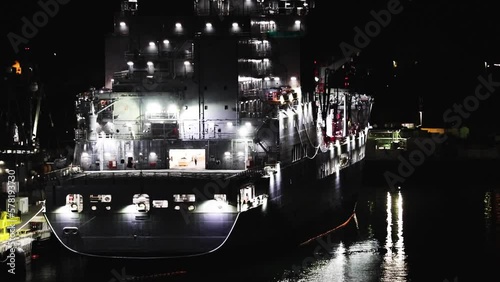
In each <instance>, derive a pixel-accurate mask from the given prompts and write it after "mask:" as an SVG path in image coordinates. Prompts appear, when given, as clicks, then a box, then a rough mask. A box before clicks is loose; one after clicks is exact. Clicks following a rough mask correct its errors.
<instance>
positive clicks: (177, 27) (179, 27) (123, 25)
mask: <svg viewBox="0 0 500 282" xmlns="http://www.w3.org/2000/svg"><path fill="white" fill-rule="evenodd" d="M299 24H300V21H299ZM231 27H232V31H235V32H237V31H239V30H240V25H239V23H237V22H233V24H232V25H231ZM127 28H128V27H127V23H125V22H120V30H121V31H123V32H124V31H126V30H127ZM205 28H206V30H207V31H212V30H213V25H212V23H210V22H208V23H206V24H205ZM175 31H176V32H182V31H183V27H182V24H181V23H175Z"/></svg>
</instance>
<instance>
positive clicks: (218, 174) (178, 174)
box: [47, 167, 259, 179]
mask: <svg viewBox="0 0 500 282" xmlns="http://www.w3.org/2000/svg"><path fill="white" fill-rule="evenodd" d="M256 172H259V170H255V171H254V170H222V169H147V170H101V171H83V170H81V169H79V168H78V167H67V168H63V169H59V170H55V171H52V172H50V173H49V174H47V177H48V179H54V177H55V178H62V179H75V178H82V177H83V178H85V177H86V178H92V179H99V178H115V177H116V178H126V177H130V178H138V177H143V178H150V177H151V178H153V177H154V178H158V177H166V178H168V177H172V178H191V179H214V178H224V179H227V178H233V177H237V176H241V175H246V174H252V173H256Z"/></svg>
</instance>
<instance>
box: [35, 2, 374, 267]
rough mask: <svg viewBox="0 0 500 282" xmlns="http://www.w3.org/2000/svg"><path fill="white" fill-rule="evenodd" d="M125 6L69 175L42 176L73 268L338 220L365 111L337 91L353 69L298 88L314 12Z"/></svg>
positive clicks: (361, 147)
mask: <svg viewBox="0 0 500 282" xmlns="http://www.w3.org/2000/svg"><path fill="white" fill-rule="evenodd" d="M137 4H138V3H137V0H135V1H134V0H128V1H123V3H122V7H121V11H120V12H119V13H117V15H116V17H115V21H114V24H115V28H114V32H113V34H112V35H111V36H110V37H109V38H108V39H107V42H106V78H105V79H106V81H105V86H104V87H103V88H102V89H90V90H89V91H86V92H83V93H79V94H78V95H77V99H76V118H77V124H78V125H77V128H76V130H75V150H74V158H73V160H70V162H71V164H70V165H69V166H67V167H65V168H62V169H58V170H54V171H52V172H50V173H48V174H47V175H46V179H47V183H46V185H45V199H44V204H45V217H46V219H47V221H48V222H49V224H50V226H51V229H52V231H53V234H54V235H55V237H56V238H57V239H58V240H59V241H60V242H61V243H62V244H63V245H64V246H65V247H66V248H68V249H69V250H72V251H74V252H77V253H80V254H85V255H91V256H103V257H140V258H148V257H159V258H179V257H188V256H199V255H203V254H210V253H215V252H216V251H221V252H222V251H230V250H240V251H241V250H242V248H244V250H249V249H247V248H248V247H249V246H260V247H262V248H263V247H264V246H278V245H281V244H283V245H286V244H288V243H297V242H301V241H302V240H306V239H307V238H309V236H311V235H313V234H315V232H316V231H319V230H320V228H318V229H316V227H317V226H319V225H316V223H319V222H321V221H322V220H325V219H326V220H327V221H328V222H329V223H330V224H331V225H335V224H337V223H342V222H344V221H346V220H347V219H348V218H349V217H350V216H351V215H352V213H353V211H354V208H355V205H356V198H355V195H356V189H354V188H353V189H349V188H350V187H349V182H348V181H349V180H351V179H352V178H354V179H356V178H359V174H360V164H361V163H362V160H363V159H364V152H365V142H366V140H367V134H368V130H369V116H370V111H371V106H372V103H373V99H372V98H371V97H370V96H368V95H365V94H363V93H357V92H356V91H354V90H353V89H352V88H351V87H349V85H348V84H349V75H352V73H353V71H354V67H353V66H352V64H351V63H352V62H351V61H346V63H337V64H326V65H321V66H320V67H317V68H316V71H315V72H313V71H311V73H310V75H311V81H312V80H313V78H316V81H317V83H315V84H314V85H313V86H312V87H311V89H305V87H303V86H302V85H301V75H302V73H301V70H302V68H301V66H300V62H301V55H303V54H304V51H302V52H301V40H302V38H303V36H304V34H305V33H306V31H307V28H308V27H307V22H306V19H307V16H308V15H309V14H310V12H311V10H312V9H314V1H277V0H275V1H254V0H252V1H212V0H197V1H194V15H193V17H191V18H186V17H182V18H181V17H179V18H175V17H147V18H144V17H143V16H142V15H141V13H140V11H139V10H138V6H137ZM307 75H309V73H308V74H307ZM314 76H316V77H314ZM338 77H340V80H341V83H342V85H340V86H338V85H337V86H336V87H334V86H333V85H334V83H333V81H336V80H338ZM341 187H342V189H341Z"/></svg>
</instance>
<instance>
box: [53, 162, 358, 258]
mask: <svg viewBox="0 0 500 282" xmlns="http://www.w3.org/2000/svg"><path fill="white" fill-rule="evenodd" d="M312 164H313V161H312V160H304V161H301V162H297V163H296V164H293V165H290V166H288V167H284V168H280V169H279V170H278V171H277V172H276V173H275V174H272V175H271V176H267V175H266V176H265V177H262V176H261V177H258V178H256V177H251V176H249V177H243V178H240V179H238V180H235V181H228V182H227V183H225V182H223V181H222V180H220V179H211V180H207V179H182V178H181V179H175V178H172V177H167V178H151V179H147V180H144V178H142V179H140V180H139V179H138V178H136V177H128V178H119V177H106V178H104V180H102V181H98V183H99V184H96V183H94V179H92V178H89V177H81V179H78V178H77V179H76V180H75V179H73V180H71V181H66V182H65V181H63V182H54V183H52V184H53V185H47V186H46V187H47V189H46V201H45V203H46V212H45V216H46V219H47V221H48V223H49V224H50V227H51V229H52V230H53V232H54V235H55V238H56V239H57V240H58V241H59V242H60V243H61V244H62V245H63V246H64V247H66V248H67V249H69V250H70V251H73V252H75V253H78V254H82V255H88V256H95V257H120V258H125V257H126V258H183V257H197V256H203V255H209V254H216V253H217V254H224V253H232V252H239V251H241V250H242V249H248V248H253V247H256V246H257V247H259V248H263V247H266V248H288V247H290V246H294V245H295V246H296V245H297V244H300V242H303V241H305V240H307V239H308V238H311V237H313V236H315V235H317V234H319V233H322V232H324V231H326V230H328V228H334V227H336V226H338V225H340V224H342V223H343V222H345V221H346V220H347V219H348V218H349V217H350V216H351V214H352V213H353V211H354V208H355V203H356V194H357V190H358V188H359V187H360V184H359V183H360V181H361V178H360V177H359V176H360V172H361V170H362V161H359V162H356V163H355V164H352V165H350V166H347V167H345V168H344V169H341V170H339V171H338V172H336V173H333V174H331V175H330V176H328V177H324V178H322V179H316V177H315V170H314V169H312V168H313V167H314V166H312ZM248 182H251V183H253V184H255V185H256V186H257V188H256V189H257V190H266V191H268V192H269V196H268V198H267V199H266V200H265V201H264V202H263V203H262V204H261V205H259V206H257V207H254V208H251V209H248V210H245V211H239V210H234V209H233V210H231V209H222V210H219V211H217V210H215V211H214V210H210V211H203V212H202V211H199V212H198V210H201V209H202V208H201V205H200V208H199V209H197V212H191V211H188V210H187V209H185V207H182V208H181V209H179V210H176V209H173V208H172V207H170V208H168V209H164V210H160V209H151V210H150V211H149V212H148V213H137V212H135V211H130V209H129V208H130V207H129V206H130V205H127V203H130V202H131V195H133V194H135V193H138V192H139V191H140V193H147V194H148V195H149V196H150V197H151V198H159V197H160V198H161V197H164V198H165V196H164V195H165V194H166V193H167V191H169V190H173V191H177V192H178V193H189V192H191V193H192V191H193V190H196V193H197V194H200V193H201V194H202V193H203V192H202V191H206V190H207V189H206V188H207V187H212V186H215V185H214V184H215V183H217V185H219V186H221V188H220V189H221V191H225V192H227V193H231V192H230V191H232V190H236V189H238V188H239V187H240V186H241V185H242V184H244V183H248ZM221 183H224V185H221ZM117 192H118V193H117ZM108 193H109V194H113V204H112V205H110V206H111V209H110V210H107V209H106V208H105V205H106V204H105V203H104V204H103V203H99V204H96V205H95V206H96V209H95V210H92V209H89V208H88V207H87V208H86V209H85V211H83V212H80V213H72V212H69V213H68V212H67V211H64V208H65V207H66V206H65V197H67V195H69V194H81V195H82V197H83V198H88V196H89V195H93V194H108ZM198 196H199V197H198V198H201V197H202V195H198ZM83 204H84V205H92V204H91V203H83ZM127 209H129V211H126V210H127ZM61 210H63V211H61Z"/></svg>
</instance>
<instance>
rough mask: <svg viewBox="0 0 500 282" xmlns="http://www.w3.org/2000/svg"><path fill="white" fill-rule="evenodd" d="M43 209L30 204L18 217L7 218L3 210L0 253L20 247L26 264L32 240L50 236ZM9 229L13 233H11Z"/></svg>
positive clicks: (44, 238) (0, 229) (46, 238)
mask: <svg viewBox="0 0 500 282" xmlns="http://www.w3.org/2000/svg"><path fill="white" fill-rule="evenodd" d="M43 211H44V206H43V205H41V204H39V205H32V206H30V207H29V209H28V211H27V212H26V213H24V214H21V216H20V217H18V216H16V217H13V218H8V217H7V213H6V212H3V213H2V218H1V220H0V231H1V233H0V235H1V236H0V254H4V253H5V252H7V251H9V250H10V249H11V248H16V249H17V248H21V249H23V251H24V253H25V255H26V264H29V263H30V262H31V251H32V244H33V242H34V241H45V240H48V239H50V236H51V230H50V227H49V226H48V224H47V222H46V220H45V217H44V216H43ZM11 226H14V228H11ZM11 230H12V232H14V233H12V234H11Z"/></svg>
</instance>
